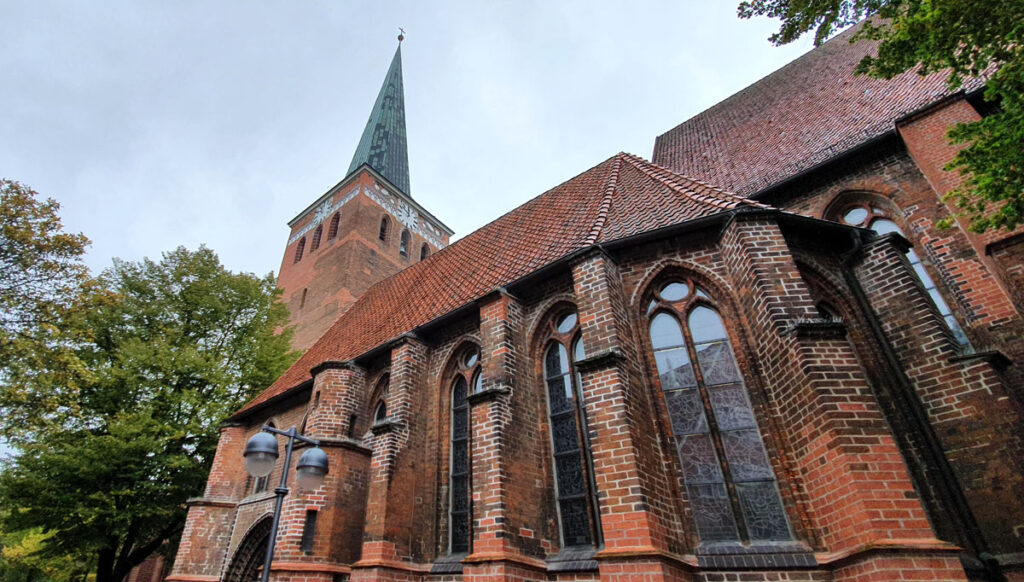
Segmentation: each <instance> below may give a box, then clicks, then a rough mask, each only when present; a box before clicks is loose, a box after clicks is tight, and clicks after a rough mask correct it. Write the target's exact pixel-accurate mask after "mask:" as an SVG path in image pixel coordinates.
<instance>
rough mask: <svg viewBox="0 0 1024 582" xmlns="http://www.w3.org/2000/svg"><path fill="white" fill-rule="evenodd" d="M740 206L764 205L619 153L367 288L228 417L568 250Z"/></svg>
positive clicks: (533, 269) (363, 352)
mask: <svg viewBox="0 0 1024 582" xmlns="http://www.w3.org/2000/svg"><path fill="white" fill-rule="evenodd" d="M740 206H749V207H755V208H769V207H768V206H766V205H764V204H761V203H759V202H755V201H752V200H748V199H746V198H743V197H741V196H737V195H735V194H731V193H729V192H725V191H723V190H720V189H718V188H715V187H713V186H710V185H708V184H706V183H703V182H700V181H697V180H694V179H692V178H687V177H685V176H681V175H678V174H674V173H672V172H670V171H669V170H667V169H665V168H662V167H660V166H657V165H655V164H652V163H650V162H648V161H646V160H643V159H641V158H638V157H636V156H633V155H630V154H625V153H620V154H618V155H616V156H613V157H612V158H610V159H608V160H606V161H604V162H602V163H600V164H598V165H597V166H594V167H593V168H591V169H590V170H587V171H586V172H584V173H582V174H580V175H578V176H576V177H575V178H573V179H571V180H569V181H568V182H565V183H563V184H561V185H559V186H557V187H555V188H552V189H551V190H548V191H547V192H545V193H544V194H541V195H540V196H538V197H536V198H534V199H532V200H530V201H529V202H527V203H525V204H523V205H522V206H520V207H518V208H516V209H514V210H512V211H511V212H509V213H508V214H505V215H504V216H502V217H500V218H498V219H497V220H495V221H494V222H491V223H489V224H487V225H485V226H484V227H482V228H480V229H479V230H477V231H475V232H473V233H471V234H469V235H467V236H466V237H464V238H462V239H460V240H458V241H456V242H455V243H453V244H451V245H450V246H448V247H446V248H444V249H442V250H440V251H438V252H436V253H434V254H433V255H431V256H429V257H427V258H426V259H425V260H423V261H421V262H419V263H416V264H415V265H412V266H410V267H409V268H407V269H405V270H403V271H401V272H399V273H397V274H395V275H394V276H392V277H389V278H387V279H384V280H383V281H380V282H379V283H377V284H375V285H373V286H372V287H370V289H369V290H367V292H366V293H365V294H364V295H363V296H362V297H361V298H360V299H359V300H358V301H356V303H355V304H354V305H353V306H352V307H351V308H349V310H348V311H346V312H345V313H344V314H343V315H342V316H341V317H340V318H338V320H337V321H336V322H334V324H333V325H332V326H331V327H330V329H328V330H327V332H326V333H324V335H323V336H322V337H321V338H320V339H319V340H317V342H316V343H314V344H313V346H311V347H310V348H309V350H307V351H306V353H305V354H303V355H302V357H301V358H299V360H298V361H297V362H296V363H295V364H294V365H293V366H292V367H291V368H289V369H288V371H286V372H285V373H284V374H283V375H282V376H281V377H280V378H278V380H277V381H276V382H274V384H273V385H271V386H270V388H268V389H267V390H265V391H264V392H263V393H262V394H260V395H259V396H257V397H256V398H255V399H253V400H252V401H250V402H249V403H248V404H246V405H245V406H244V407H243V408H242V409H241V410H240V411H239V412H238V413H236V415H235V416H236V417H238V416H243V415H244V414H245V413H246V412H247V411H249V410H251V409H253V408H254V407H256V406H259V405H260V404H262V403H264V402H267V401H268V400H271V399H273V398H275V397H277V396H280V395H282V394H284V393H286V392H289V391H291V390H292V389H295V388H297V387H299V386H301V385H303V384H304V383H305V382H307V381H308V380H310V369H312V368H313V367H315V366H317V365H319V364H321V363H323V362H325V361H344V360H350V359H353V358H355V357H358V356H360V355H362V354H365V353H367V352H369V351H370V350H372V349H374V348H376V347H378V346H380V345H382V344H385V343H387V342H389V341H391V340H394V339H396V338H398V337H400V336H401V335H402V334H404V333H408V332H410V331H412V330H414V329H415V328H417V327H419V326H422V325H424V324H427V323H429V322H431V321H433V320H435V319H437V318H439V317H441V316H443V315H446V314H448V313H451V312H452V311H454V310H456V309H458V308H460V307H462V306H464V305H466V304H468V303H471V302H472V301H474V300H476V299H479V298H481V297H483V296H484V295H486V294H488V293H490V292H491V291H493V290H494V289H495V288H496V287H499V286H502V285H507V284H509V283H511V282H512V281H515V280H517V279H520V278H522V277H524V276H526V275H528V274H530V273H532V272H534V271H536V270H538V269H540V268H541V267H543V266H545V265H547V264H550V263H552V262H554V261H556V260H558V259H560V258H562V257H565V256H567V255H569V254H571V253H573V252H576V251H579V250H581V249H585V248H587V247H589V246H591V245H593V244H597V243H605V242H610V241H613V240H617V239H620V238H623V237H628V236H631V235H635V234H639V233H642V232H647V231H651V230H656V229H659V228H663V227H666V226H671V225H674V224H679V223H682V222H686V221H689V220H694V219H697V218H703V217H705V216H710V215H713V214H716V213H720V212H725V211H729V210H733V209H735V208H738V207H740Z"/></svg>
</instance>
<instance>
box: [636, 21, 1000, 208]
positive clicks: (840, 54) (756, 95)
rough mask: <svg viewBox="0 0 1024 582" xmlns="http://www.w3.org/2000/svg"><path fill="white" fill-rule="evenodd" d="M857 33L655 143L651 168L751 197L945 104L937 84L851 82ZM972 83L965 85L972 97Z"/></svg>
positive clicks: (905, 77)
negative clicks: (912, 115)
mask: <svg viewBox="0 0 1024 582" xmlns="http://www.w3.org/2000/svg"><path fill="white" fill-rule="evenodd" d="M855 29H856V27H854V28H853V29H850V30H847V31H845V32H843V33H842V34H840V35H838V36H836V37H835V38H833V39H832V40H829V41H828V42H826V43H824V44H822V45H821V46H819V47H818V48H816V49H814V50H812V51H811V52H809V53H807V54H805V55H803V56H802V57H800V58H798V59H796V60H795V61H793V62H791V63H789V64H788V65H786V66H785V67H782V68H781V69H779V70H778V71H775V72H774V73H772V74H771V75H768V76H767V77H765V78H763V79H761V80H760V81H758V82H756V83H754V84H753V85H751V86H749V87H747V88H746V89H744V90H742V91H740V92H739V93H736V94H735V95H733V96H731V97H729V98H728V99H726V100H724V101H722V102H721V103H719V104H717V105H715V106H714V107H711V108H710V109H708V110H706V111H704V112H702V113H700V114H698V115H696V116H694V117H692V118H690V119H689V120H687V121H685V122H683V123H682V124H680V125H678V126H676V127H675V128H673V129H671V130H669V131H667V132H665V133H664V134H662V135H660V136H658V138H657V140H656V141H655V144H654V162H655V163H657V164H660V165H662V166H665V167H667V168H671V169H672V170H674V171H676V172H681V173H684V174H687V175H690V176H694V177H698V178H700V179H703V180H707V181H709V182H713V183H715V184H719V185H721V186H722V187H724V188H727V189H728V190H731V191H733V192H738V193H740V194H743V195H746V196H751V195H753V194H755V193H757V192H759V191H761V190H764V189H765V188H767V187H769V186H772V185H774V184H777V183H779V182H781V181H783V180H785V179H786V178H789V177H791V176H793V175H796V174H798V173H800V172H802V171H804V170H807V169H809V168H811V167H814V166H815V165H817V164H819V163H821V162H824V161H826V160H828V159H830V158H833V157H835V156H837V155H839V154H841V153H844V152H846V151H849V150H851V149H853V148H854V147H856V146H858V145H860V144H861V143H863V142H865V141H867V140H870V139H872V138H875V137H878V136H881V135H883V134H884V133H886V132H888V131H890V130H892V129H893V128H894V124H895V122H896V121H897V120H899V119H900V118H902V117H904V116H906V115H907V114H910V113H913V112H915V111H918V110H920V109H922V108H924V107H926V106H927V105H929V104H931V103H935V102H936V101H938V100H940V99H942V98H943V97H946V96H947V95H949V94H950V93H951V92H950V91H949V90H948V89H947V88H946V82H945V81H946V74H945V73H936V74H932V75H928V76H926V77H922V76H920V75H918V74H917V73H915V72H908V73H904V74H902V75H900V76H898V77H895V78H893V79H891V80H884V79H872V78H869V77H867V76H863V75H857V76H855V75H854V74H853V69H854V67H855V66H856V65H857V63H858V62H860V60H861V58H862V57H863V56H864V55H866V54H868V52H869V51H870V52H872V53H873V52H874V47H875V46H876V45H875V44H873V43H871V42H869V41H858V42H857V43H855V44H850V42H849V39H850V36H851V35H852V34H853V33H854V32H855ZM982 84H983V81H982V80H980V79H971V80H970V81H968V82H967V83H966V84H965V87H964V88H965V89H966V90H967V91H973V90H975V89H979V88H980V87H981V86H982Z"/></svg>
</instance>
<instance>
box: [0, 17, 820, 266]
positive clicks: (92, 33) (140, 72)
mask: <svg viewBox="0 0 1024 582" xmlns="http://www.w3.org/2000/svg"><path fill="white" fill-rule="evenodd" d="M736 4H737V0H721V1H718V2H707V1H704V2H701V1H695V0H675V1H668V0H666V1H655V0H632V1H630V2H614V3H612V2H602V1H594V0H590V1H556V0H547V1H531V0H518V1H508V2H499V1H480V0H475V1H464V2H462V1H460V2H456V1H437V2H424V1H422V0H421V1H415V0H407V1H397V0H396V1H375V2H354V1H351V0H320V1H315V0H300V1H291V2H286V1H278V2H268V1H262V0H245V1H242V0H221V1H216V2H210V1H208V0H207V1H199V0H194V1H190V0H186V1H175V2H165V1H155V0H154V1H131V2H129V1H127V0H126V1H124V2H108V1H93V2H81V1H66V2H56V1H48V0H24V1H23V0H4V2H3V3H2V4H0V22H2V23H3V34H2V35H0V71H2V73H3V77H2V80H3V88H2V89H0V177H6V178H10V179H15V180H18V181H20V182H23V183H25V184H27V185H29V186H31V187H33V188H35V189H36V190H37V191H39V192H40V193H42V194H44V195H46V196H51V197H53V198H56V199H57V200H58V201H59V202H60V203H61V204H62V207H63V208H62V211H61V212H62V216H63V218H64V222H65V225H66V227H67V228H68V229H69V230H73V231H81V232H84V233H85V234H86V235H87V236H88V237H89V238H91V239H92V241H93V245H92V247H91V249H90V252H89V255H88V263H89V265H90V267H92V268H93V269H94V270H99V269H102V268H105V267H107V266H109V265H110V262H111V259H112V258H113V257H120V258H123V259H128V260H137V259H140V258H141V257H144V256H150V257H157V256H159V254H160V253H161V252H162V251H165V250H169V249H171V248H174V247H176V246H178V245H186V246H188V247H193V248H194V247H196V246H198V245H199V244H203V243H205V244H206V245H208V246H209V247H211V248H213V249H214V250H216V251H217V252H218V253H219V254H220V256H221V259H222V260H223V262H224V263H225V264H226V265H227V266H228V267H229V268H231V269H233V270H244V271H252V272H256V273H259V274H264V273H267V272H268V271H275V272H276V271H277V269H278V267H279V265H280V260H281V253H282V250H283V246H284V243H285V241H286V239H287V235H288V229H287V226H286V224H285V223H286V222H287V221H288V220H289V219H291V218H292V217H293V216H294V215H295V214H296V213H297V212H298V211H300V210H302V209H303V208H304V207H305V206H306V205H308V204H309V203H310V202H312V201H313V200H315V199H316V198H317V197H318V196H320V195H321V194H322V193H323V192H325V191H326V190H327V189H328V188H329V187H330V186H332V185H334V184H335V183H336V182H337V181H338V180H340V179H341V178H343V177H344V172H345V171H346V170H347V169H348V164H349V161H350V160H351V157H352V153H353V151H354V150H355V146H356V142H357V141H358V139H359V135H360V133H361V132H362V129H363V125H364V124H365V123H366V118H367V116H368V114H369V112H370V108H371V106H372V105H373V100H374V98H375V97H376V94H377V91H378V89H379V88H380V83H381V81H382V80H383V77H384V73H385V72H386V70H387V66H388V64H389V63H390V60H391V57H392V54H393V52H394V48H395V43H396V40H395V36H396V33H397V27H399V26H402V27H404V28H405V29H406V31H407V38H406V41H405V43H404V45H403V49H402V53H403V64H404V72H405V91H406V119H407V126H408V132H409V158H410V167H411V177H412V194H413V196H414V198H416V199H417V200H418V201H419V202H420V203H421V204H423V205H424V206H425V207H426V208H428V209H429V210H431V211H432V212H433V213H434V214H435V215H436V216H437V217H438V218H440V219H441V220H442V221H444V222H445V223H447V224H448V225H449V226H450V227H452V228H453V229H454V230H455V231H456V236H460V235H464V234H466V233H468V232H470V231H472V230H474V229H476V228H478V227H480V226H481V225H483V224H484V223H486V222H488V221H489V220H491V219H493V218H495V217H497V216H498V215H500V214H501V213H503V212H505V211H507V210H509V209H511V208H513V207H515V206H517V205H519V204H521V203H522V202H524V201H526V200H527V199H529V198H532V197H533V196H536V195H537V194H539V193H541V192H543V191H544V190H547V189H548V188H551V187H552V186H555V185H557V184H558V183H560V182H562V181H564V180H566V179H568V178H570V177H572V176H574V175H576V174H578V173H579V172H581V171H583V170H586V169H587V168H589V167H591V166H593V165H595V164H597V163H599V162H601V161H602V160H604V159H606V158H608V157H609V156H611V155H613V154H615V153H616V152H619V151H628V152H631V153H635V154H638V155H640V156H643V157H645V158H650V156H651V150H652V148H653V145H654V137H655V136H656V135H658V134H660V133H663V132H664V131H666V130H668V129H670V128H671V127H673V126H674V125H676V124H678V123H680V122H682V121H684V120H685V119H687V118H688V117H690V116H692V115H694V114H696V113H698V112H699V111H701V110H703V109H705V108H707V107H709V106H711V105H713V104H714V103H716V102H718V101H720V100H721V99H723V98H725V97H727V96H728V95H730V94H731V93H733V92H735V91H737V90H739V89H741V88H743V87H744V86H746V85H748V84H750V83H752V82H753V81H755V80H757V79H758V78H760V77H762V76H764V75H766V74H768V73H769V72H771V71H773V70H775V69H777V68H778V67H780V66H782V65H783V64H785V63H786V62H788V61H790V60H792V59H794V58H796V57H797V56H798V55H799V54H802V53H803V52H805V51H806V50H808V49H809V48H810V44H809V41H806V40H805V41H803V42H801V43H798V44H796V45H793V46H788V47H785V48H776V47H773V46H771V45H770V44H769V43H768V42H767V40H766V37H767V36H768V35H769V34H770V33H771V32H773V31H774V29H775V28H776V24H775V23H774V22H773V21H767V20H761V21H744V20H739V19H738V18H737V17H736V15H735V13H736Z"/></svg>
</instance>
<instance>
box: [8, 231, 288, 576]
mask: <svg viewBox="0 0 1024 582" xmlns="http://www.w3.org/2000/svg"><path fill="white" fill-rule="evenodd" d="M95 287H96V290H95V292H93V293H91V296H92V298H93V299H91V300H90V302H89V306H88V309H85V310H84V311H83V312H82V313H81V314H80V315H76V317H75V318H74V319H73V321H70V322H68V324H69V325H73V326H75V327H76V331H75V333H74V334H73V335H72V337H71V338H70V339H68V340H67V344H68V345H69V347H70V352H71V354H72V355H73V357H74V359H75V365H76V366H78V368H79V369H80V370H81V371H82V372H81V373H78V374H76V378H75V380H76V384H75V385H74V386H72V387H69V386H68V385H66V384H63V383H60V382H53V380H54V379H55V378H58V376H55V375H49V374H30V375H28V377H27V378H16V380H17V381H16V382H5V383H4V385H3V386H0V392H10V391H14V392H15V393H16V394H15V395H14V396H13V397H11V396H8V395H4V398H3V399H2V401H0V402H2V406H3V410H2V411H0V412H3V414H2V415H0V416H2V417H3V418H2V419H0V426H2V427H3V430H4V432H5V434H7V435H9V436H10V438H12V439H13V441H14V442H16V443H17V444H18V448H19V453H20V454H19V455H18V456H17V457H16V458H15V459H14V461H13V463H12V464H11V465H10V466H9V467H7V468H6V469H5V470H4V471H3V473H2V474H0V505H2V506H4V507H8V508H10V512H9V513H8V514H7V516H6V517H5V518H4V519H3V522H4V526H5V527H6V528H7V529H8V530H10V531H18V530H28V529H30V528H41V531H43V532H46V533H47V534H48V535H49V537H48V538H47V539H46V541H45V546H46V548H47V550H48V551H50V552H53V553H57V554H64V555H81V554H87V555H91V556H94V560H95V571H96V579H97V582H119V581H120V580H121V579H122V578H123V577H124V576H125V575H126V574H127V573H128V572H129V571H130V570H131V568H132V567H134V566H135V565H137V564H139V563H141V562H142V561H143V560H144V559H145V558H146V557H148V556H149V555H151V554H152V553H153V552H154V551H164V552H167V553H169V554H170V553H172V552H173V550H174V543H175V540H176V538H177V536H178V534H179V533H180V531H181V529H182V527H183V524H184V518H185V511H184V503H185V501H186V500H187V499H188V498H189V497H194V496H197V495H201V494H202V492H203V486H204V484H205V482H206V477H207V473H208V472H209V468H210V464H211V462H212V460H213V454H214V452H215V449H216V444H217V438H218V428H219V425H220V424H221V423H222V422H223V420H224V419H225V418H226V417H227V416H228V415H229V414H230V413H231V412H233V411H234V410H236V409H238V408H239V407H240V406H241V405H242V404H243V403H245V402H246V401H247V400H248V399H250V398H252V397H253V396H254V395H255V394H256V393H258V392H259V391H260V390H261V389H263V388H265V387H266V386H267V385H269V384H270V383H271V382H272V381H273V380H274V379H275V378H276V377H277V376H278V375H280V374H281V373H282V372H283V371H284V370H285V369H286V368H287V366H288V365H290V364H291V362H293V361H294V357H295V354H293V353H290V352H289V348H288V344H289V340H290V332H286V333H283V334H276V335H275V330H278V329H280V328H281V327H283V326H284V325H285V324H286V322H287V317H288V316H287V310H286V308H285V307H284V306H283V305H282V304H281V303H280V302H278V301H276V299H277V296H278V294H279V291H278V290H277V289H276V288H275V282H274V280H273V278H272V277H271V276H270V275H268V276H266V277H263V278H257V277H255V276H252V275H249V274H235V273H231V272H230V271H228V270H227V269H225V268H224V267H223V266H222V265H221V264H220V261H219V260H218V258H217V256H216V255H215V254H214V253H213V252H212V251H211V250H209V249H206V248H200V249H199V250H197V251H189V250H187V249H184V248H178V249H177V250H175V251H172V252H169V253H166V254H164V256H163V259H162V260H161V261H159V262H156V261H151V260H149V259H145V260H143V261H141V262H138V263H132V262H122V261H116V260H115V263H114V266H113V267H112V268H111V269H109V270H107V271H105V272H104V273H103V274H102V275H101V276H100V277H98V279H97V280H96V282H95ZM26 391H27V392H32V393H37V394H44V393H45V394H48V395H49V398H50V400H51V403H48V404H46V407H47V408H52V409H55V410H60V411H64V412H63V413H62V414H60V415H59V418H60V421H59V422H56V421H54V415H53V414H50V413H45V412H46V411H40V410H39V407H40V405H39V403H38V402H35V401H33V400H31V399H27V398H24V397H23V393H24V392H26Z"/></svg>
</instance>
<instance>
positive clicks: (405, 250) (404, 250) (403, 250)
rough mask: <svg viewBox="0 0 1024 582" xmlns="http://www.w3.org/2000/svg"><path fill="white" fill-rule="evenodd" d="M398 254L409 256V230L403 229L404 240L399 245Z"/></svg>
mask: <svg viewBox="0 0 1024 582" xmlns="http://www.w3.org/2000/svg"><path fill="white" fill-rule="evenodd" d="M398 254H400V255H402V256H403V257H408V256H409V231H408V230H403V231H402V240H401V244H400V245H399V247H398Z"/></svg>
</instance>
